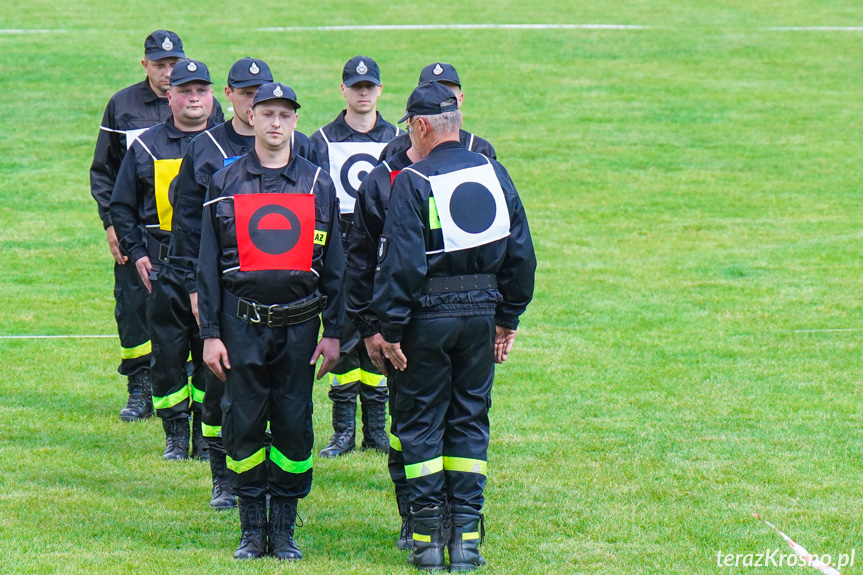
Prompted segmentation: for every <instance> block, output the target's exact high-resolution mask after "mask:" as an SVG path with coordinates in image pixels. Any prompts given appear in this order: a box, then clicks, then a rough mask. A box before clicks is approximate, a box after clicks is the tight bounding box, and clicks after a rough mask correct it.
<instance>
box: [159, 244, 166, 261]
mask: <svg viewBox="0 0 863 575" xmlns="http://www.w3.org/2000/svg"><path fill="white" fill-rule="evenodd" d="M159 261H162V262H167V261H168V246H167V244H159Z"/></svg>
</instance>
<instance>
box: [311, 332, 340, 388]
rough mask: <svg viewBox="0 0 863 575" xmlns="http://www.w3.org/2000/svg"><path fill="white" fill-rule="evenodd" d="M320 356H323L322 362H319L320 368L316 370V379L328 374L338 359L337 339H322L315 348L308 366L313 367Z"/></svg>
mask: <svg viewBox="0 0 863 575" xmlns="http://www.w3.org/2000/svg"><path fill="white" fill-rule="evenodd" d="M321 356H324V361H322V362H321V368H320V369H319V370H318V379H320V378H322V377H323V376H325V375H326V374H328V373H329V372H330V370H331V369H333V366H334V365H336V361H337V360H338V359H339V339H338V338H337V337H322V338H321V341H319V342H318V346H317V347H316V348H315V353H313V354H312V360H311V361H310V362H309V365H315V364H316V363H317V362H318V358H319V357H321Z"/></svg>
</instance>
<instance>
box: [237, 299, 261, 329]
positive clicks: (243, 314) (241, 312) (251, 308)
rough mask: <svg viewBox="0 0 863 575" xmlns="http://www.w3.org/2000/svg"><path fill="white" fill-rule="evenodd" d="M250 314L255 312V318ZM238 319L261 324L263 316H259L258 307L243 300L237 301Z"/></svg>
mask: <svg viewBox="0 0 863 575" xmlns="http://www.w3.org/2000/svg"><path fill="white" fill-rule="evenodd" d="M243 308H245V309H243ZM250 312H254V314H255V316H254V317H252V316H251V314H250ZM237 317H239V318H240V319H244V320H246V321H247V322H249V323H261V316H260V314H258V306H257V305H255V304H254V303H251V302H248V301H246V300H244V299H242V298H240V299H239V300H238V301H237Z"/></svg>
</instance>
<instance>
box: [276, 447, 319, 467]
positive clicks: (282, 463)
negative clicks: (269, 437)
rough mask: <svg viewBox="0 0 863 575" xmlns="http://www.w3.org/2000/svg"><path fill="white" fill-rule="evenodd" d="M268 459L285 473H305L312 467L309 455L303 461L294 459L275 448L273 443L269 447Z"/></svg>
mask: <svg viewBox="0 0 863 575" xmlns="http://www.w3.org/2000/svg"><path fill="white" fill-rule="evenodd" d="M270 461H272V462H273V463H275V464H276V465H278V466H279V467H280V468H281V469H282V470H284V471H285V472H287V473H305V472H306V471H308V470H309V469H311V468H312V456H311V455H309V458H308V459H306V460H305V461H294V460H292V459H288V458H287V457H285V456H284V455H283V454H282V452H281V451H279V450H278V449H276V446H275V445H274V446H272V447H270Z"/></svg>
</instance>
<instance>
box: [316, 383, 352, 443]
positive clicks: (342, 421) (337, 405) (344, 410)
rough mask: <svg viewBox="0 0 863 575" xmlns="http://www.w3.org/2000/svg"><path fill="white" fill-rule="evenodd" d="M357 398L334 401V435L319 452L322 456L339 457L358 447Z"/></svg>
mask: <svg viewBox="0 0 863 575" xmlns="http://www.w3.org/2000/svg"><path fill="white" fill-rule="evenodd" d="M356 419H357V399H356V398H354V399H353V400H349V401H334V402H333V430H334V431H335V433H333V436H332V437H331V438H330V444H329V445H327V446H326V447H325V448H323V449H322V450H321V452H320V453H319V454H318V455H319V456H321V457H338V456H339V455H344V454H345V453H348V452H349V451H353V450H354V448H355V447H356V436H355V429H356Z"/></svg>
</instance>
